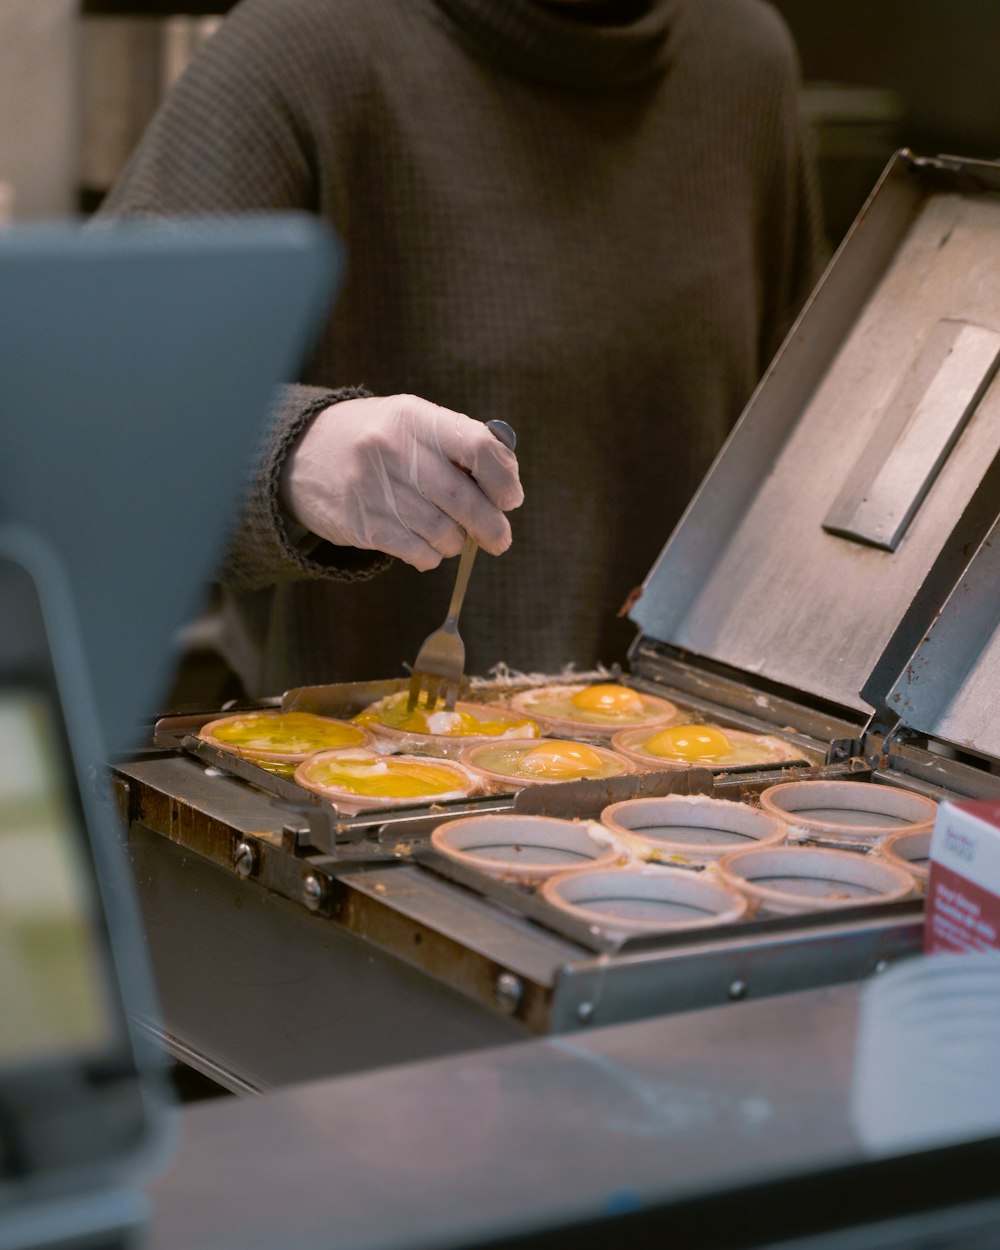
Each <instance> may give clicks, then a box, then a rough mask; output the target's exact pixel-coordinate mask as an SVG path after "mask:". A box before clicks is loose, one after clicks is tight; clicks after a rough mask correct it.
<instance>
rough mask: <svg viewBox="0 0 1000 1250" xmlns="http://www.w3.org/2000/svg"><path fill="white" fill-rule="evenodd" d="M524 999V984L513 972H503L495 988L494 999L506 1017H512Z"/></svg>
mask: <svg viewBox="0 0 1000 1250" xmlns="http://www.w3.org/2000/svg"><path fill="white" fill-rule="evenodd" d="M523 997H524V983H523V981H522V980H521V978H520V977H516V976H515V975H514V974H513V972H501V973H500V975H499V976H498V977H497V979H496V984H495V985H494V986H493V998H494V1000H495V1002H496V1005H497V1007H499V1009H500V1010H501V1011H502V1012H503V1013H504V1015H506V1016H512V1015H513V1014H514V1012H515V1011H517V1009H518V1007H520V1005H521V999H522V998H523Z"/></svg>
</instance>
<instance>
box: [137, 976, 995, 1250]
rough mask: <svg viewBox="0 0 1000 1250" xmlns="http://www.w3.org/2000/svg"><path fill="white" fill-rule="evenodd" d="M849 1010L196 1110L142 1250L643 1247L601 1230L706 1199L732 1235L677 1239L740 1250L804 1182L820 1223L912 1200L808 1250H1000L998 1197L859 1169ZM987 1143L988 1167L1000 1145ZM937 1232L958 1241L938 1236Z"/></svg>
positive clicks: (539, 1051) (652, 1026)
mask: <svg viewBox="0 0 1000 1250" xmlns="http://www.w3.org/2000/svg"><path fill="white" fill-rule="evenodd" d="M856 1011H857V987H852V986H845V987H835V988H829V989H824V990H814V991H808V992H804V993H799V994H792V995H785V996H782V997H779V998H773V999H770V1000H768V1001H764V1002H754V1003H741V1004H734V1005H732V1006H729V1007H720V1008H710V1009H706V1010H703V1011H697V1012H690V1013H687V1014H683V1015H675V1016H670V1017H665V1018H662V1019H657V1020H650V1021H644V1022H641V1023H636V1024H628V1025H619V1026H616V1027H613V1028H607V1029H600V1030H596V1031H595V1032H593V1033H590V1034H588V1035H586V1037H583V1036H581V1035H576V1036H573V1037H564V1038H552V1039H546V1040H543V1041H535V1042H528V1043H525V1044H523V1045H520V1046H503V1047H497V1048H492V1049H489V1050H480V1051H477V1052H475V1053H467V1054H464V1055H454V1056H450V1057H447V1058H443V1059H437V1060H432V1061H428V1062H422V1063H416V1064H407V1065H401V1066H398V1067H392V1068H383V1069H381V1070H379V1071H375V1072H370V1073H367V1074H362V1075H357V1076H348V1077H340V1078H335V1079H331V1080H326V1081H321V1082H312V1083H308V1084H303V1085H298V1086H292V1087H288V1088H285V1089H282V1090H277V1091H273V1092H271V1093H269V1094H266V1095H264V1096H262V1097H259V1098H251V1099H224V1100H217V1101H214V1102H210V1103H203V1104H200V1105H197V1106H194V1107H192V1108H190V1109H187V1110H185V1112H184V1113H183V1128H182V1137H181V1147H180V1151H179V1154H178V1156H177V1158H176V1159H175V1160H174V1163H173V1165H172V1166H171V1168H170V1169H169V1171H168V1172H167V1173H166V1174H165V1175H164V1176H163V1177H162V1179H161V1180H160V1181H159V1182H157V1183H156V1184H155V1185H154V1186H153V1189H152V1197H153V1202H154V1208H155V1215H154V1220H153V1225H152V1230H151V1239H150V1247H149V1250H178V1248H179V1247H194V1246H197V1247H212V1248H213V1250H230V1248H232V1250H258V1248H259V1250H263V1248H264V1247H267V1250H273V1248H274V1247H277V1246H280V1247H282V1248H283V1250H299V1248H305V1247H320V1246H331V1247H334V1246H335V1247H337V1250H417V1248H418V1247H435V1250H446V1248H447V1247H457V1246H464V1245H475V1244H483V1243H491V1242H493V1241H495V1240H497V1239H500V1238H503V1237H506V1236H516V1235H518V1234H522V1233H529V1232H534V1233H535V1234H536V1236H537V1235H539V1234H542V1233H544V1231H545V1230H547V1229H556V1228H559V1227H560V1226H563V1227H565V1226H567V1225H573V1224H579V1223H586V1224H590V1225H591V1229H593V1222H594V1221H598V1223H597V1225H596V1228H597V1232H596V1234H593V1233H592V1237H591V1239H590V1240H587V1239H586V1238H583V1237H582V1236H581V1235H580V1234H579V1233H576V1234H574V1235H573V1238H572V1242H573V1244H574V1245H578V1246H581V1247H582V1246H584V1245H586V1246H589V1245H591V1244H593V1245H602V1244H603V1245H624V1244H628V1245H629V1246H636V1245H639V1244H645V1242H643V1241H642V1240H641V1239H640V1238H638V1237H635V1238H628V1239H624V1240H623V1239H622V1238H621V1237H618V1236H614V1237H613V1236H611V1234H610V1232H608V1231H607V1230H605V1233H603V1234H602V1233H601V1229H602V1225H601V1223H600V1221H601V1220H602V1219H604V1218H605V1217H608V1216H620V1217H621V1219H622V1220H623V1221H624V1225H623V1228H624V1227H625V1226H627V1225H628V1222H629V1221H634V1220H635V1219H637V1218H642V1212H643V1211H646V1212H649V1211H652V1210H653V1209H659V1210H660V1211H661V1212H662V1213H663V1218H664V1220H665V1221H666V1223H664V1225H663V1227H664V1228H667V1227H668V1226H669V1225H670V1220H671V1212H672V1211H673V1212H676V1217H677V1218H676V1221H675V1222H676V1224H677V1227H678V1231H679V1230H680V1225H681V1220H682V1212H684V1211H685V1209H688V1210H689V1209H690V1206H691V1204H692V1203H694V1204H696V1205H697V1204H698V1203H699V1202H701V1203H704V1200H706V1199H708V1200H709V1206H708V1207H706V1208H705V1210H706V1211H711V1212H714V1218H715V1219H716V1222H718V1221H719V1220H723V1221H726V1220H727V1219H728V1217H727V1216H726V1211H727V1209H728V1208H727V1206H726V1204H727V1202H728V1203H730V1204H731V1205H732V1220H733V1222H732V1223H727V1224H726V1227H727V1228H728V1229H729V1232H728V1233H727V1234H726V1240H725V1241H724V1243H723V1242H722V1241H717V1240H715V1239H713V1236H712V1234H711V1231H710V1228H709V1221H708V1220H707V1219H706V1216H702V1217H701V1219H702V1220H703V1221H704V1223H703V1225H702V1226H703V1227H704V1235H703V1236H699V1237H698V1239H697V1241H696V1242H694V1243H693V1242H691V1241H686V1240H684V1241H678V1242H677V1243H676V1244H684V1245H690V1244H697V1245H698V1246H699V1250H708V1248H709V1247H714V1246H716V1245H722V1244H725V1245H726V1246H727V1247H729V1248H731V1250H732V1248H736V1247H741V1246H744V1245H745V1246H750V1245H757V1246H761V1245H764V1244H768V1245H769V1244H771V1242H770V1240H768V1241H766V1242H765V1241H762V1240H760V1239H756V1240H754V1236H755V1233H758V1234H759V1230H760V1228H761V1227H762V1226H763V1227H766V1228H769V1229H770V1230H772V1231H773V1232H775V1233H777V1232H778V1231H779V1230H780V1229H782V1228H783V1227H784V1228H786V1229H787V1228H788V1227H789V1218H790V1212H791V1210H792V1207H793V1206H794V1205H795V1192H796V1191H795V1188H794V1186H792V1187H791V1188H789V1189H786V1191H785V1193H784V1196H783V1198H782V1199H781V1200H780V1201H779V1202H777V1203H776V1202H775V1199H774V1192H775V1191H774V1188H773V1186H774V1185H775V1184H778V1183H780V1182H781V1181H785V1182H794V1181H796V1180H801V1182H802V1187H803V1191H804V1192H805V1191H807V1194H806V1196H807V1197H808V1202H807V1203H806V1204H805V1205H806V1208H807V1210H806V1219H807V1220H811V1224H812V1228H813V1229H815V1230H824V1229H832V1228H835V1227H836V1226H837V1223H838V1220H839V1219H840V1218H841V1217H843V1215H844V1213H845V1212H846V1211H847V1210H848V1207H849V1205H850V1203H851V1202H852V1201H857V1200H859V1199H866V1200H867V1209H868V1211H869V1213H871V1212H872V1211H875V1212H877V1211H879V1210H880V1209H881V1207H880V1204H881V1206H884V1208H885V1211H886V1213H887V1214H890V1213H892V1207H893V1204H894V1202H895V1203H896V1204H897V1205H898V1202H899V1195H900V1193H901V1192H902V1193H903V1196H904V1200H905V1202H906V1203H907V1206H908V1208H909V1209H908V1211H907V1212H904V1213H903V1214H902V1215H901V1214H900V1213H899V1211H898V1210H897V1211H896V1212H895V1216H896V1218H895V1221H894V1222H891V1223H889V1224H886V1225H885V1226H884V1227H883V1228H882V1229H881V1231H880V1232H879V1234H878V1236H879V1237H881V1238H882V1239H881V1240H870V1239H869V1240H864V1239H860V1240H859V1239H851V1240H849V1241H841V1240H836V1241H831V1240H827V1239H826V1238H824V1239H823V1240H822V1241H821V1242H816V1243H815V1245H816V1247H817V1250H819V1247H820V1246H821V1245H822V1247H823V1250H832V1247H833V1246H834V1245H836V1246H838V1247H839V1246H841V1245H845V1246H846V1245H848V1244H850V1245H851V1246H858V1247H860V1246H862V1245H863V1246H875V1245H880V1246H884V1247H889V1246H898V1247H903V1246H906V1247H907V1248H908V1250H913V1248H914V1247H916V1246H920V1247H924V1246H928V1247H929V1246H931V1245H934V1246H939V1247H940V1246H945V1245H946V1246H948V1247H949V1250H950V1248H951V1247H953V1246H966V1245H968V1246H978V1247H982V1248H983V1250H985V1247H988V1246H996V1245H998V1244H1000V1202H997V1201H994V1202H992V1203H991V1202H989V1201H987V1202H985V1203H983V1202H979V1203H975V1204H972V1205H967V1206H965V1207H963V1208H962V1210H961V1212H959V1213H958V1214H956V1212H955V1210H954V1209H952V1210H949V1211H948V1212H947V1213H942V1212H941V1211H940V1210H934V1209H930V1210H921V1209H920V1208H922V1207H926V1206H927V1202H928V1196H929V1195H930V1197H931V1201H934V1200H936V1201H937V1202H939V1203H941V1204H942V1206H944V1205H947V1198H948V1194H949V1185H948V1180H949V1175H951V1174H954V1175H964V1173H963V1172H961V1170H960V1169H959V1171H958V1172H956V1169H955V1168H952V1169H951V1173H949V1172H948V1168H947V1167H946V1166H945V1165H944V1164H943V1163H942V1164H941V1165H940V1166H939V1168H938V1172H937V1175H938V1186H937V1189H936V1190H935V1189H934V1188H933V1187H931V1186H926V1187H924V1186H922V1185H921V1183H920V1175H921V1173H920V1169H919V1164H920V1163H921V1162H924V1163H926V1160H927V1159H928V1158H933V1157H934V1156H933V1154H932V1155H931V1156H927V1155H923V1156H913V1157H912V1159H913V1160H914V1162H913V1163H912V1164H911V1163H910V1162H909V1161H904V1164H903V1168H904V1170H903V1172H902V1173H900V1167H899V1165H898V1163H897V1162H896V1161H892V1160H890V1161H888V1163H887V1164H886V1165H885V1166H886V1167H888V1168H889V1169H890V1170H889V1171H888V1172H886V1173H885V1175H884V1176H883V1178H882V1179H881V1180H880V1179H879V1177H877V1176H876V1175H875V1169H876V1168H877V1167H878V1166H879V1165H875V1164H871V1165H867V1166H863V1167H862V1170H860V1171H859V1170H858V1165H864V1155H863V1152H862V1150H861V1148H860V1146H859V1144H858V1142H857V1140H856V1138H855V1136H854V1134H853V1132H852V1130H851V1127H850V1124H849V1120H848V1109H847V1108H848V1094H849V1088H850V1079H851V1067H852V1055H853V1045H854V1032H855V1022H856ZM956 1149H958V1150H959V1151H962V1150H964V1149H965V1148H964V1147H959V1148H956ZM987 1151H988V1157H989V1158H990V1160H991V1162H992V1165H993V1167H992V1170H991V1174H992V1175H993V1176H995V1175H996V1170H995V1164H996V1163H997V1162H998V1161H1000V1138H998V1139H996V1140H995V1141H994V1142H992V1143H991V1144H989V1146H988V1147H987ZM938 1153H940V1152H938ZM941 1157H942V1158H945V1156H944V1155H942V1156H941ZM963 1158H964V1156H963ZM979 1162H980V1163H981V1162H982V1158H981V1157H980V1158H979ZM893 1168H895V1171H893V1170H892V1169H893ZM910 1168H912V1173H911V1171H909V1170H907V1169H910ZM844 1169H847V1172H846V1173H845V1172H844ZM852 1169H853V1171H852ZM869 1173H870V1174H871V1175H870V1177H869ZM911 1174H912V1176H913V1178H914V1184H913V1186H912V1188H907V1186H906V1185H905V1184H901V1182H900V1175H902V1176H903V1177H904V1178H905V1177H906V1176H908V1175H911ZM972 1174H973V1172H972V1171H970V1172H969V1175H972ZM978 1174H979V1175H982V1174H983V1172H982V1169H979V1172H978ZM844 1175H849V1176H850V1179H849V1180H847V1181H842V1180H841V1179H840V1178H841V1177H842V1176H844ZM954 1175H951V1179H952V1181H953V1180H954ZM993 1188H994V1190H995V1189H996V1186H995V1185H994V1187H993ZM968 1196H969V1195H968V1194H967V1193H966V1194H965V1197H966V1198H967V1197H968ZM630 1212H631V1213H632V1214H631V1215H630V1214H628V1213H630ZM610 1227H613V1226H610ZM806 1227H809V1225H808V1224H807V1225H806ZM943 1227H947V1228H948V1229H949V1230H950V1232H949V1236H951V1237H952V1239H950V1240H947V1241H941V1240H933V1236H934V1235H936V1234H935V1230H940V1229H941V1228H943ZM918 1230H920V1233H921V1235H920V1236H919V1237H918V1236H917V1235H916V1234H917V1231H918ZM894 1237H895V1240H894V1239H893V1238H894ZM925 1237H927V1238H931V1240H925ZM980 1237H982V1238H984V1239H982V1240H977V1239H978V1238H980ZM900 1238H903V1240H900ZM776 1240H777V1238H776ZM532 1244H534V1240H533V1242H532ZM660 1244H667V1243H666V1242H665V1241H661V1242H660ZM789 1244H790V1243H789ZM795 1244H796V1245H799V1244H800V1243H799V1242H796V1243H795ZM801 1244H803V1245H805V1244H806V1243H804V1242H803V1243H801ZM808 1244H809V1245H810V1246H812V1245H813V1244H814V1243H813V1242H812V1240H811V1239H810V1240H809V1243H808Z"/></svg>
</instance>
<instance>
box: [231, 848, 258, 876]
mask: <svg viewBox="0 0 1000 1250" xmlns="http://www.w3.org/2000/svg"><path fill="white" fill-rule="evenodd" d="M233 867H234V868H235V869H236V874H237V876H240V877H242V878H243V879H244V881H245V880H246V879H247V877H252V876H253V874H254V871H255V869H256V867H257V848H256V847H255V846H254V845H253V843H251V842H240V843H238V844H237V846H236V850H235V852H234V853H233Z"/></svg>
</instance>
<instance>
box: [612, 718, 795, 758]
mask: <svg viewBox="0 0 1000 1250" xmlns="http://www.w3.org/2000/svg"><path fill="white" fill-rule="evenodd" d="M611 744H612V746H613V747H614V748H615V750H616V751H621V753H622V754H623V755H626V756H628V758H629V759H631V760H634V761H635V762H636V763H639V764H642V765H643V766H644V767H646V768H650V767H656V766H658V765H662V764H671V765H678V764H679V765H681V766H682V767H683V766H689V767H690V766H694V765H701V766H703V767H707V768H738V767H740V766H741V765H751V764H760V765H761V766H765V765H768V764H775V763H780V762H781V761H782V760H790V759H801V758H802V752H801V751H800V750H798V749H797V748H795V747H793V746H792V745H791V743H788V742H782V740H781V739H780V738H772V737H770V736H769V735H766V734H752V733H745V732H744V731H743V730H740V729H725V730H723V729H720V728H719V726H718V725H706V724H690V725H668V726H667V727H666V728H664V729H657V730H654V731H652V732H650V731H649V730H643V729H639V730H627V731H625V732H623V733H618V734H615V736H614V737H613V738H612V740H611Z"/></svg>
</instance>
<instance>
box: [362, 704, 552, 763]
mask: <svg viewBox="0 0 1000 1250" xmlns="http://www.w3.org/2000/svg"><path fill="white" fill-rule="evenodd" d="M408 703H409V693H408V691H405V690H403V691H400V692H399V693H398V694H393V695H389V697H388V698H386V699H380V700H379V701H378V702H377V703H373V704H371V706H370V707H367V708H365V710H364V711H363V712H361V713H359V715H358V716H356V717H355V718H354V719H355V721H356V722H357V724H359V725H364V726H367V727H368V728H370V729H371V730H372V732H373V733H374V734H375V736H376V737H377V738H381V739H383V740H385V741H389V742H391V743H392V745H393V746H394V747H395V748H396V749H398V750H404V751H414V752H417V753H420V754H423V753H426V754H428V755H453V754H457V752H458V751H460V750H462V749H463V748H464V747H466V746H468V745H469V743H470V742H475V741H478V740H479V739H482V738H504V737H507V738H537V737H538V736H539V729H538V726H537V724H535V722H534V721H533V720H530V719H529V718H528V717H526V716H523V715H520V714H519V713H517V712H513V711H511V710H510V709H509V708H503V707H494V706H492V705H490V704H488V703H456V704H455V707H454V709H453V710H452V711H450V712H449V711H445V709H444V706H443V704H442V705H438V706H437V707H435V708H434V709H432V710H428V709H426V708H414V710H413V711H410V709H409V707H408V706H407V705H408Z"/></svg>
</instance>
